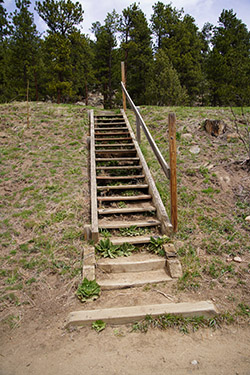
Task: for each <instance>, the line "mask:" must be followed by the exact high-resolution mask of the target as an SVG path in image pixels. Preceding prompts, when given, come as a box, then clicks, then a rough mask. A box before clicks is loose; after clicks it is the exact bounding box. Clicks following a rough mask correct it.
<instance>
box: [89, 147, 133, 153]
mask: <svg viewBox="0 0 250 375" xmlns="http://www.w3.org/2000/svg"><path fill="white" fill-rule="evenodd" d="M95 153H96V154H112V155H114V154H116V155H128V154H135V153H136V150H135V149H125V148H124V149H122V150H119V149H112V150H103V149H101V150H95Z"/></svg>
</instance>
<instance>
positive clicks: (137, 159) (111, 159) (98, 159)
mask: <svg viewBox="0 0 250 375" xmlns="http://www.w3.org/2000/svg"><path fill="white" fill-rule="evenodd" d="M139 160H140V158H96V159H95V161H139Z"/></svg>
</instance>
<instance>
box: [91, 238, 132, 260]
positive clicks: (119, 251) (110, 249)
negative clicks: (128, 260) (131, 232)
mask: <svg viewBox="0 0 250 375" xmlns="http://www.w3.org/2000/svg"><path fill="white" fill-rule="evenodd" d="M95 250H96V254H97V255H100V256H101V257H103V258H112V259H114V258H117V257H121V256H125V257H127V256H129V255H131V254H132V252H133V251H134V250H135V246H134V245H132V244H129V243H126V242H125V243H123V244H122V245H114V244H113V243H112V242H111V241H110V239H109V238H106V239H105V240H101V241H99V243H98V244H97V245H96V246H95Z"/></svg>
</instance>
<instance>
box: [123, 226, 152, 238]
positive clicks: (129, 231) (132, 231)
mask: <svg viewBox="0 0 250 375" xmlns="http://www.w3.org/2000/svg"><path fill="white" fill-rule="evenodd" d="M119 231H120V234H121V236H130V237H133V236H141V235H143V234H145V233H146V232H147V230H146V229H143V228H138V227H137V226H136V225H131V226H130V227H129V228H120V229H119Z"/></svg>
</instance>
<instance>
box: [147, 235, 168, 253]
mask: <svg viewBox="0 0 250 375" xmlns="http://www.w3.org/2000/svg"><path fill="white" fill-rule="evenodd" d="M166 242H169V238H168V237H167V236H163V237H151V238H150V243H149V251H151V252H152V253H155V254H158V255H161V256H164V255H165V251H164V249H163V245H164V243H166Z"/></svg>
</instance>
